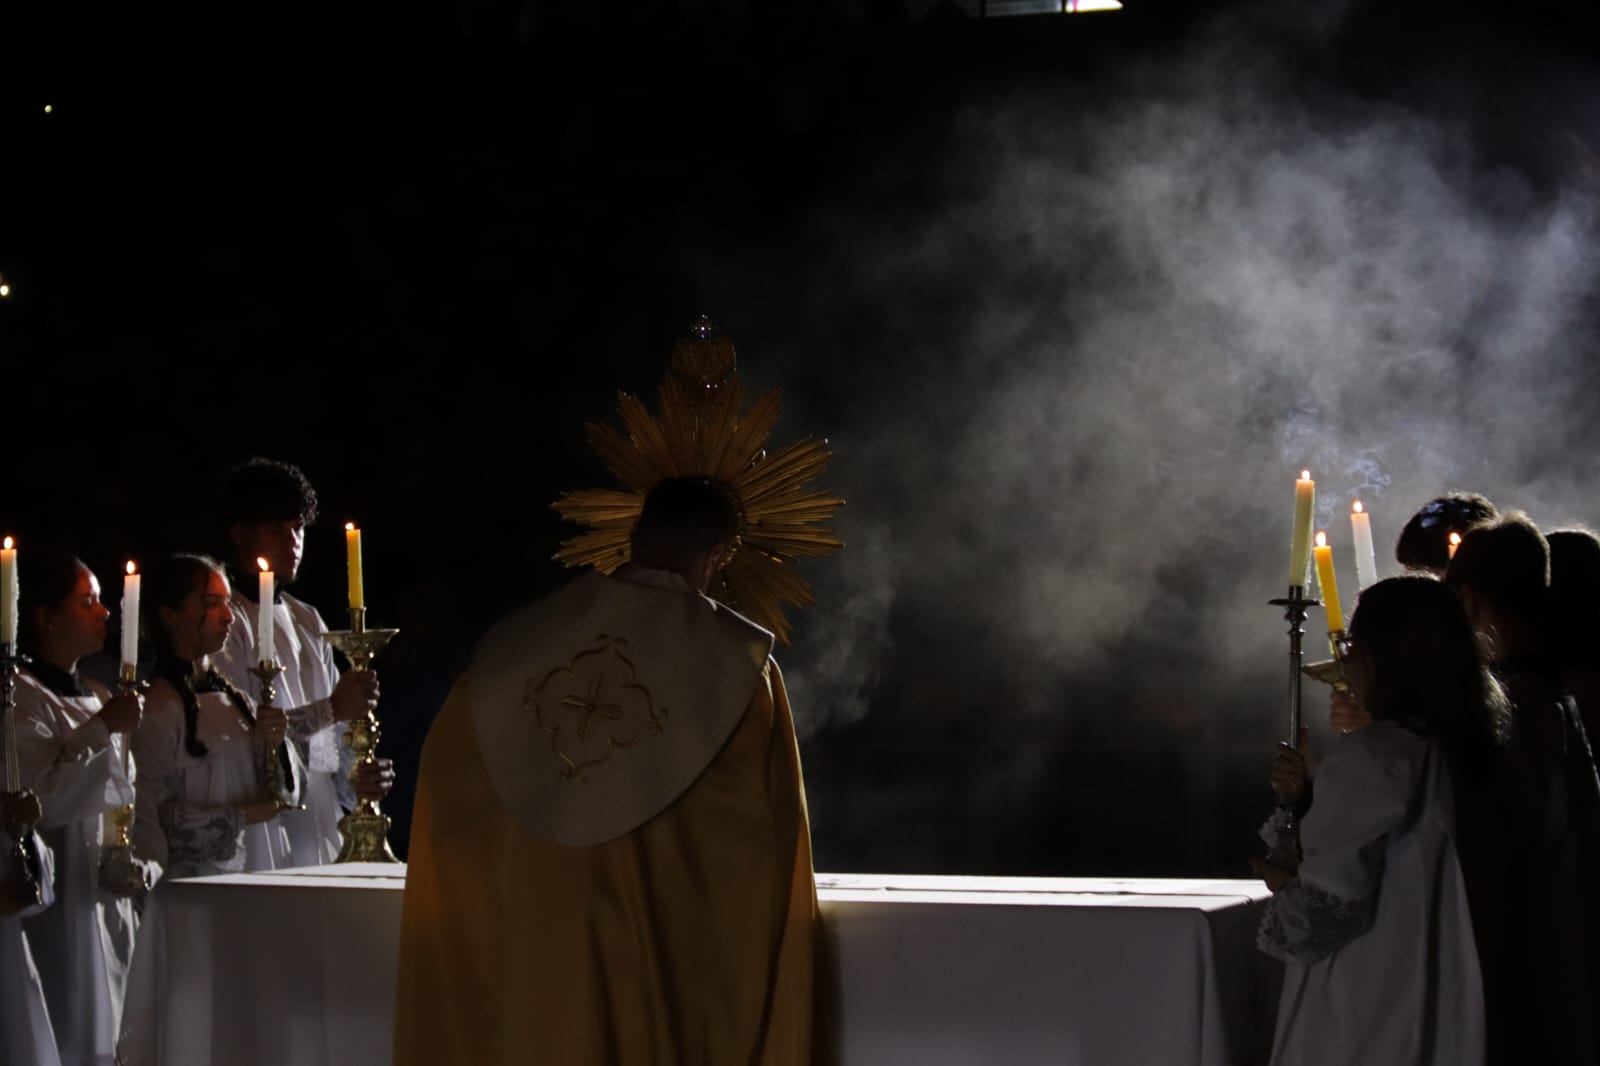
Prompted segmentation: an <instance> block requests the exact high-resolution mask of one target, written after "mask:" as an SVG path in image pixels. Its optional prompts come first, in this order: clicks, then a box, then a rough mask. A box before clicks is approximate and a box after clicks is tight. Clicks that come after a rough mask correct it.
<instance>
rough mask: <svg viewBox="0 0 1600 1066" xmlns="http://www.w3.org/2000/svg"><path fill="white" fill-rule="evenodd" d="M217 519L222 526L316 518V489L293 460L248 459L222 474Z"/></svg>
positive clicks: (309, 521) (302, 520) (303, 520)
mask: <svg viewBox="0 0 1600 1066" xmlns="http://www.w3.org/2000/svg"><path fill="white" fill-rule="evenodd" d="M216 513H217V519H218V521H220V522H221V523H222V525H223V528H224V529H227V528H228V527H231V526H235V525H238V524H240V523H245V524H249V523H253V522H294V521H299V522H303V523H304V524H306V525H308V526H309V525H311V524H312V523H313V522H315V521H316V520H317V493H316V490H315V489H313V488H312V487H311V482H309V481H307V480H306V476H305V474H303V473H301V472H300V468H299V467H298V466H295V465H294V464H293V463H284V462H279V461H278V460H276V459H261V458H256V459H251V460H249V461H248V462H243V463H240V464H239V465H238V466H236V467H234V468H233V469H232V470H229V471H228V472H227V473H226V474H224V475H222V482H221V484H220V485H219V486H218V488H217V499H216Z"/></svg>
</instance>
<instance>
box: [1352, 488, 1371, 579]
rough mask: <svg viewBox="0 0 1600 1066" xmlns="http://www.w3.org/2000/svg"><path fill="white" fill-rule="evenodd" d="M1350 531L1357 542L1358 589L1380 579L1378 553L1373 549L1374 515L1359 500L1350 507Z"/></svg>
mask: <svg viewBox="0 0 1600 1066" xmlns="http://www.w3.org/2000/svg"><path fill="white" fill-rule="evenodd" d="M1350 532H1351V534H1352V535H1353V536H1354V537H1355V542H1356V591H1357V592H1358V593H1359V592H1360V591H1361V590H1362V589H1364V588H1366V587H1367V586H1368V585H1370V584H1372V583H1373V582H1374V581H1376V580H1378V554H1377V552H1375V551H1373V550H1372V516H1371V515H1369V514H1367V512H1366V511H1365V510H1363V509H1362V507H1361V501H1360V500H1357V501H1356V502H1355V503H1354V504H1353V505H1352V506H1351V508H1350Z"/></svg>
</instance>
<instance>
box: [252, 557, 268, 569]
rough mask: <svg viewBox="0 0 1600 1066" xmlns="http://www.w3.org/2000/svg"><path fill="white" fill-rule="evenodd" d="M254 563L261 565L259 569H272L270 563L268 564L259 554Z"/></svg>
mask: <svg viewBox="0 0 1600 1066" xmlns="http://www.w3.org/2000/svg"><path fill="white" fill-rule="evenodd" d="M256 565H257V566H259V567H261V569H263V570H271V569H272V567H271V566H270V565H268V563H267V561H266V560H265V559H263V558H261V556H259V555H258V556H256Z"/></svg>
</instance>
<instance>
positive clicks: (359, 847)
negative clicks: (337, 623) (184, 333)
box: [327, 606, 400, 862]
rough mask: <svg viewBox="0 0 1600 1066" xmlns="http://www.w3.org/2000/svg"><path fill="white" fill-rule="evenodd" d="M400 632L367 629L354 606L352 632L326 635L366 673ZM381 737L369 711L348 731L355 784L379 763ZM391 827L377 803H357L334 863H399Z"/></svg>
mask: <svg viewBox="0 0 1600 1066" xmlns="http://www.w3.org/2000/svg"><path fill="white" fill-rule="evenodd" d="M399 632H400V631H399V630H398V629H368V628H367V609H366V608H365V607H355V606H352V607H351V608H350V628H349V629H344V630H336V631H334V632H332V633H329V634H327V637H328V642H329V643H330V644H332V645H333V646H334V647H335V648H338V649H339V650H340V651H342V652H344V654H345V657H346V658H348V659H349V660H350V665H351V667H352V668H354V669H356V670H366V669H369V668H370V667H371V666H372V658H373V656H375V655H377V654H378V652H380V651H382V650H383V648H384V645H386V644H388V643H389V641H391V640H393V639H394V636H395V634H396V633H399ZM379 735H380V733H379V730H378V715H377V713H376V712H375V711H368V712H367V713H366V714H365V715H363V716H361V717H360V718H356V719H354V720H352V721H351V723H350V726H349V728H348V729H347V730H346V731H345V743H347V744H349V745H350V751H351V754H353V755H354V756H355V757H356V764H355V766H354V767H352V768H351V770H350V780H351V783H352V784H353V783H354V782H355V779H356V776H357V774H359V773H360V771H361V768H362V767H363V766H370V765H372V764H373V763H375V762H377V761H378V758H377V756H376V755H374V754H373V752H374V751H376V750H377V747H378V737H379ZM389 824H390V822H389V816H388V815H387V814H384V813H383V812H382V811H380V810H379V809H378V801H377V800H372V799H362V800H358V801H357V802H356V808H355V810H353V811H351V812H350V813H349V814H347V815H345V816H344V817H343V818H341V819H339V833H340V835H342V836H343V837H344V846H343V847H342V848H340V849H339V857H338V859H336V860H335V861H336V862H399V861H400V860H399V859H396V858H395V857H394V852H392V851H390V850H389V840H388V835H389Z"/></svg>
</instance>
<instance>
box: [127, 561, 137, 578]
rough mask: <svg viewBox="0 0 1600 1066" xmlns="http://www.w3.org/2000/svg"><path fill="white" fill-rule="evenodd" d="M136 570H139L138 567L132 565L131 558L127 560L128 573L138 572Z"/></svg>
mask: <svg viewBox="0 0 1600 1066" xmlns="http://www.w3.org/2000/svg"><path fill="white" fill-rule="evenodd" d="M138 572H139V571H138V568H136V567H135V566H134V565H133V560H132V559H129V560H128V573H130V574H137V573H138Z"/></svg>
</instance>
